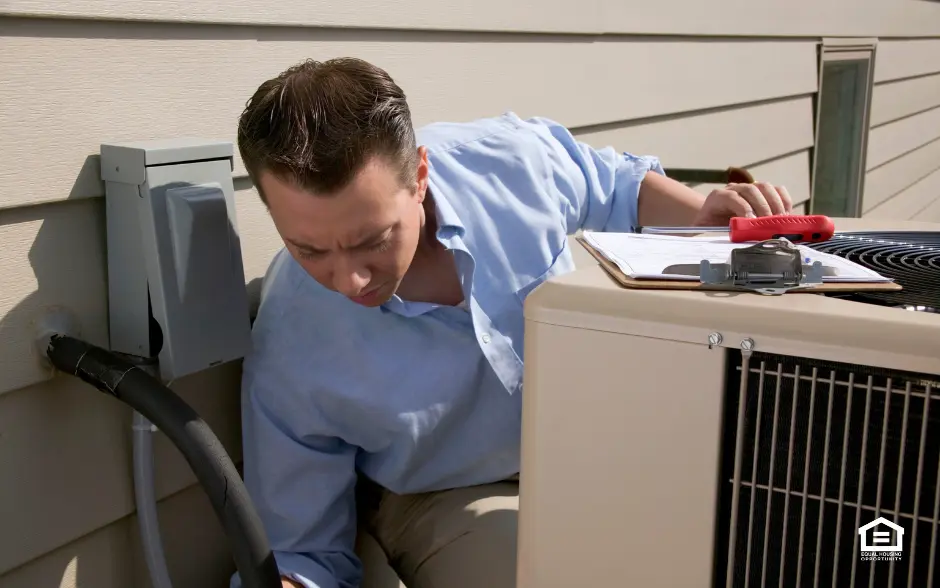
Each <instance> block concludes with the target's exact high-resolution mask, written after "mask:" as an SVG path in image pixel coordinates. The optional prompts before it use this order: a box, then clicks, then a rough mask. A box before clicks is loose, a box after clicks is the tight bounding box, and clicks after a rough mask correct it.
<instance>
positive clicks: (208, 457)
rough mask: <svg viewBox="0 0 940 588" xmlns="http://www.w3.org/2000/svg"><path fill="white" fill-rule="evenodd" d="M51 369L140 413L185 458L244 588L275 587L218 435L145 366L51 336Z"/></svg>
mask: <svg viewBox="0 0 940 588" xmlns="http://www.w3.org/2000/svg"><path fill="white" fill-rule="evenodd" d="M46 355H47V356H48V357H49V361H51V362H52V365H54V366H55V367H56V369H58V370H60V371H62V372H65V373H68V374H71V375H73V376H76V377H78V378H80V379H82V380H84V381H85V382H87V383H88V384H91V385H92V386H94V387H95V388H97V389H98V390H100V391H102V392H106V393H108V394H110V395H112V396H114V397H115V398H117V399H118V400H120V401H121V402H124V403H125V404H127V405H129V406H130V407H132V408H133V409H134V410H136V411H137V412H139V413H140V414H142V415H144V416H145V417H146V418H147V419H149V420H150V422H151V423H153V424H154V425H155V426H156V427H157V428H158V429H160V431H162V432H163V433H164V434H165V435H166V436H167V437H168V438H169V439H170V441H171V442H172V443H173V444H174V445H175V446H176V448H177V449H178V450H179V451H180V453H182V454H183V457H184V458H185V459H186V461H187V462H189V466H190V467H191V468H192V470H193V473H194V474H195V475H196V478H197V479H198V480H199V483H200V484H201V485H202V487H203V489H204V490H205V492H206V494H207V495H208V496H209V500H210V501H211V502H212V508H213V509H215V513H216V516H217V517H218V518H219V520H220V521H221V523H222V526H223V528H224V530H225V534H226V535H227V536H228V539H229V543H230V546H231V549H232V554H233V557H234V560H235V567H236V568H237V569H238V573H239V576H240V577H241V580H242V586H243V587H244V588H280V587H281V580H280V575H279V573H278V569H277V565H276V563H275V561H274V555H273V554H272V553H271V548H270V546H269V544H268V539H267V536H266V535H265V533H264V528H263V527H262V525H261V519H260V518H259V517H258V514H257V512H256V511H255V509H254V505H253V504H252V502H251V499H250V498H249V496H248V491H247V490H246V488H245V485H244V483H243V482H242V479H241V477H240V476H239V475H238V471H237V470H236V469H235V464H234V463H232V459H231V458H230V457H229V455H228V453H227V452H226V451H225V448H224V447H223V446H222V443H221V442H220V441H219V439H218V437H216V436H215V434H214V433H213V432H212V430H211V429H210V428H209V425H207V424H206V423H205V421H203V420H202V419H201V418H200V417H199V415H198V414H197V413H196V411H195V410H193V409H192V408H191V407H190V406H189V405H188V404H186V402H185V401H183V399H182V398H180V397H179V396H177V395H176V393H174V392H173V391H172V390H170V389H169V388H167V387H166V386H164V385H163V384H161V383H160V382H159V381H158V380H156V379H155V378H153V377H152V376H150V375H149V374H147V373H146V372H145V371H143V370H142V369H140V368H139V367H137V366H135V365H134V364H132V363H130V362H129V361H126V360H124V359H122V358H121V357H119V356H117V355H115V354H113V353H111V352H109V351H107V350H105V349H102V348H100V347H96V346H94V345H92V344H90V343H87V342H85V341H82V340H79V339H75V338H73V337H69V336H66V335H53V336H52V338H51V340H50V342H49V346H48V348H47V349H46Z"/></svg>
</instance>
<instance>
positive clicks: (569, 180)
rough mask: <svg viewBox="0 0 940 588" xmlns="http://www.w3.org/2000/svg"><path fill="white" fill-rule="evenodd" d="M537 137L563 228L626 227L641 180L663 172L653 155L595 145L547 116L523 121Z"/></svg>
mask: <svg viewBox="0 0 940 588" xmlns="http://www.w3.org/2000/svg"><path fill="white" fill-rule="evenodd" d="M524 124H525V125H527V126H529V127H530V128H531V129H532V130H533V131H535V133H536V134H537V135H538V136H539V137H541V139H542V141H543V143H544V146H545V151H546V153H547V157H548V161H549V164H550V166H551V167H552V169H551V170H550V171H551V177H550V182H551V183H552V184H553V188H554V193H555V194H557V195H558V198H559V201H558V204H559V206H561V207H562V211H563V213H564V215H565V219H566V221H567V231H568V234H573V233H575V232H577V231H578V230H579V229H582V230H592V231H608V232H628V231H631V230H632V229H633V228H634V227H635V226H636V225H637V224H638V217H639V215H638V212H637V203H638V201H639V193H640V185H641V184H642V182H643V178H644V177H646V174H647V173H648V172H650V171H653V172H656V173H659V174H663V175H665V172H664V171H663V168H662V165H661V164H660V161H659V159H658V158H657V157H654V156H639V155H633V154H631V153H622V152H618V151H616V150H615V149H614V148H613V147H603V148H600V149H595V148H594V147H591V146H590V145H587V144H585V143H582V142H580V141H578V140H576V139H575V137H574V135H572V134H571V131H569V130H568V129H567V128H565V127H563V126H562V125H560V124H558V123H556V122H554V121H552V120H549V119H546V118H540V117H536V118H530V119H527V120H525V121H524Z"/></svg>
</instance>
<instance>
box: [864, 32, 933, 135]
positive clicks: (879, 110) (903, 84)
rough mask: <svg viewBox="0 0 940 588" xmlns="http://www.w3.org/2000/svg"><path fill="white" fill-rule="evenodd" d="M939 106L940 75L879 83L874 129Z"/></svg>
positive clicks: (874, 95) (873, 109) (873, 112)
mask: <svg viewBox="0 0 940 588" xmlns="http://www.w3.org/2000/svg"><path fill="white" fill-rule="evenodd" d="M937 50H938V51H940V48H938V49H937ZM937 106H940V74H929V75H926V76H923V77H918V78H910V79H905V80H898V81H892V82H887V83H884V84H878V85H876V86H875V87H874V89H873V91H872V102H871V126H873V127H877V126H880V125H883V124H885V123H889V122H893V121H896V120H898V119H900V118H904V117H906V116H911V115H914V114H919V113H921V112H925V111H927V110H930V109H931V108H934V107H937Z"/></svg>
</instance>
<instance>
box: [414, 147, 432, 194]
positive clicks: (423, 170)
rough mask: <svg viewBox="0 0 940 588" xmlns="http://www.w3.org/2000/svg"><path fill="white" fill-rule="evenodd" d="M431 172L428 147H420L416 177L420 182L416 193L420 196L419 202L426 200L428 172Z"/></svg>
mask: <svg viewBox="0 0 940 588" xmlns="http://www.w3.org/2000/svg"><path fill="white" fill-rule="evenodd" d="M429 173H430V164H429V163H428V148H427V147H424V146H423V145H422V146H421V147H418V169H417V173H416V174H415V177H416V179H417V183H418V186H417V187H418V189H417V192H416V195H417V196H418V202H424V198H425V195H426V194H427V191H428V174H429Z"/></svg>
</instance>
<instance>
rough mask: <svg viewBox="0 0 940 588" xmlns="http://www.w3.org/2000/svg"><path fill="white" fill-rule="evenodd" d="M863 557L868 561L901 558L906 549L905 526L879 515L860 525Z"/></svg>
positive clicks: (859, 532) (859, 531)
mask: <svg viewBox="0 0 940 588" xmlns="http://www.w3.org/2000/svg"><path fill="white" fill-rule="evenodd" d="M858 534H859V536H860V538H859V542H860V543H861V547H860V550H861V557H862V560H866V561H891V560H899V559H901V552H903V551H904V527H902V526H901V525H898V524H896V523H893V522H891V521H889V520H888V519H886V518H884V517H878V518H877V519H875V520H873V521H872V522H870V523H868V524H867V525H864V526H862V527H859V529H858Z"/></svg>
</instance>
